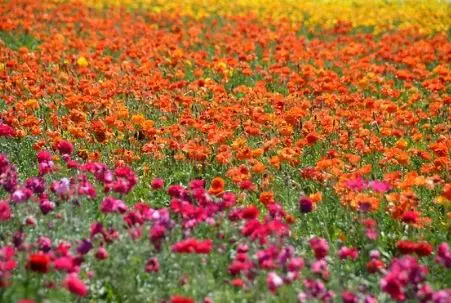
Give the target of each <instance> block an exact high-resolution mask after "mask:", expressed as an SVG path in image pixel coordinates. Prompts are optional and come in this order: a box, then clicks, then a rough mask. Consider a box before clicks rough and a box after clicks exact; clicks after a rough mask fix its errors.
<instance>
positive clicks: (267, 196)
mask: <svg viewBox="0 0 451 303" xmlns="http://www.w3.org/2000/svg"><path fill="white" fill-rule="evenodd" d="M259 200H260V202H261V203H263V205H268V204H271V203H274V193H273V192H270V191H265V192H262V193H260V197H259Z"/></svg>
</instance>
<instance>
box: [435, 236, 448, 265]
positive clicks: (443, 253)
mask: <svg viewBox="0 0 451 303" xmlns="http://www.w3.org/2000/svg"><path fill="white" fill-rule="evenodd" d="M435 261H436V262H437V263H439V264H441V265H443V266H445V267H446V268H451V250H450V249H449V245H448V243H446V242H443V243H441V244H440V245H439V246H438V249H437V256H436V257H435Z"/></svg>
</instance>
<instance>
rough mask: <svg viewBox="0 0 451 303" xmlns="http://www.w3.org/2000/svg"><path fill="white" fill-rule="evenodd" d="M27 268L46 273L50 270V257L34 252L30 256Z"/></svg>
mask: <svg viewBox="0 0 451 303" xmlns="http://www.w3.org/2000/svg"><path fill="white" fill-rule="evenodd" d="M27 268H28V269H30V270H31V271H34V272H39V273H43V274H45V273H47V272H48V271H49V270H50V257H49V256H48V255H46V254H43V253H37V254H32V255H30V256H29V257H28V263H27Z"/></svg>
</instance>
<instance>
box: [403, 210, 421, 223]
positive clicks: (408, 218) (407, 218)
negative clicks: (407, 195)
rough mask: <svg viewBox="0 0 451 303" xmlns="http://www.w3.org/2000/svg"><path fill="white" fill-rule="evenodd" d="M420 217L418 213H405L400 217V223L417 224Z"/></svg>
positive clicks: (412, 211)
mask: <svg viewBox="0 0 451 303" xmlns="http://www.w3.org/2000/svg"><path fill="white" fill-rule="evenodd" d="M419 217H420V213H419V212H417V211H414V210H411V211H407V212H405V213H404V214H403V215H402V217H401V221H402V222H404V223H407V224H411V223H417V222H418V219H419Z"/></svg>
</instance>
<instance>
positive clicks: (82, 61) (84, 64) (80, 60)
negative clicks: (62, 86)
mask: <svg viewBox="0 0 451 303" xmlns="http://www.w3.org/2000/svg"><path fill="white" fill-rule="evenodd" d="M77 64H78V66H80V67H87V66H88V65H89V63H88V60H87V59H86V58H85V57H83V56H81V57H79V58H78V60H77Z"/></svg>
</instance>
